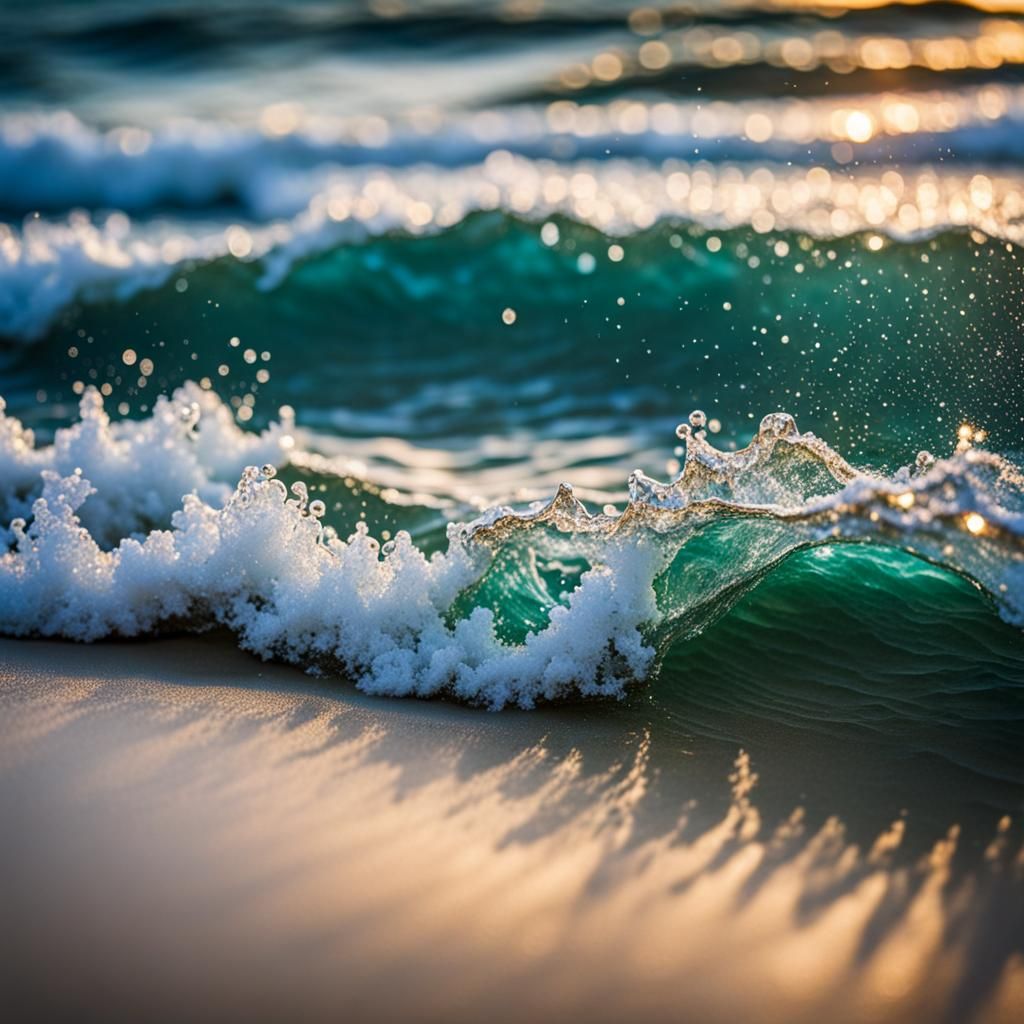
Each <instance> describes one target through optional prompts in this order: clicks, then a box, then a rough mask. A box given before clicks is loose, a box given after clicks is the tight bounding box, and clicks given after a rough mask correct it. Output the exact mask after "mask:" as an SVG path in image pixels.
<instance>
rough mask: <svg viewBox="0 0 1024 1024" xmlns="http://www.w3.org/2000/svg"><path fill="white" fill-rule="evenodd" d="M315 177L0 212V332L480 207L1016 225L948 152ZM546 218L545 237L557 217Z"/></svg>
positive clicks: (1004, 183) (535, 215) (628, 226)
mask: <svg viewBox="0 0 1024 1024" xmlns="http://www.w3.org/2000/svg"><path fill="white" fill-rule="evenodd" d="M312 192H313V197H312V199H310V200H309V201H308V202H306V204H305V206H304V207H303V208H302V210H301V212H300V213H298V214H297V215H295V216H294V217H291V218H285V219H279V220H273V221H271V222H269V223H259V224H253V223H245V224H243V223H238V222H220V223H217V222H212V221H211V222H203V223H200V224H196V225H194V226H193V227H192V229H191V230H186V228H185V227H184V226H183V225H182V224H181V223H180V222H177V221H161V220H156V221H137V222H133V221H132V220H130V219H129V218H128V217H127V216H126V215H125V214H124V213H116V214H112V215H110V216H107V217H103V218H96V217H93V216H90V215H89V214H87V213H85V212H81V211H80V212H77V213H75V214H73V215H71V216H69V217H68V218H66V219H61V220H46V219H42V218H28V219H26V221H25V222H24V223H23V225H22V226H21V228H11V227H8V226H6V225H3V224H0V336H6V337H8V338H26V339H31V338H35V337H38V336H39V335H40V334H42V333H43V332H44V331H45V330H46V329H47V327H48V326H49V325H50V324H51V323H52V322H53V319H54V318H55V316H56V315H57V314H58V313H59V312H60V311H61V310H62V309H64V308H65V307H67V306H68V304H70V303H71V302H73V301H74V300H76V299H79V300H82V301H86V302H89V301H97V300H101V299H105V298H108V297H114V298H125V297H127V296H130V295H132V294H133V293H135V292H137V291H139V290H140V289H143V288H151V287H156V286H158V285H160V284H162V283H164V282H165V281H166V280H167V279H168V278H169V277H170V276H171V275H172V274H174V273H176V272H179V271H181V270H182V269H183V268H184V269H186V270H187V269H188V267H190V266H192V265H194V264H195V263H205V262H211V261H214V260H217V259H221V258H230V259H237V260H241V261H244V262H248V263H254V264H256V265H257V266H258V270H259V273H258V275H257V278H256V282H255V283H256V285H257V286H258V287H262V288H272V287H275V286H276V285H278V284H279V283H280V282H281V281H282V280H284V279H285V278H286V277H287V275H288V273H289V271H290V269H291V267H292V266H293V265H294V264H295V262H296V261H299V260H302V259H304V258H305V257H307V256H310V255H312V254H315V253H318V252H323V251H325V250H329V249H331V248H333V247H335V246H340V245H350V244H360V243H363V242H366V241H367V240H368V239H371V238H373V237H376V236H379V235H383V234H385V233H396V232H397V233H401V234H407V235H409V236H416V235H422V234H427V233H437V232H442V231H445V230H448V229H450V228H452V227H454V226H455V225H457V224H459V223H460V222H462V221H463V220H464V219H465V218H466V217H468V216H470V215H471V214H473V213H476V212H480V211H496V210H497V211H502V212H503V213H505V214H507V215H508V216H513V217H519V218H523V219H526V220H528V221H531V222H538V223H539V222H543V221H546V220H548V219H549V218H552V217H563V218H567V219H570V220H572V221H575V222H576V223H579V224H584V225H587V226H589V227H593V228H596V229H598V230H600V231H601V232H603V233H604V234H606V235H608V236H609V237H628V236H632V235H635V234H636V233H638V232H642V231H646V230H649V229H651V228H652V227H654V226H655V225H657V224H660V223H665V222H669V223H675V224H678V225H696V226H698V227H701V228H703V229H706V230H708V231H713V230H728V229H730V228H734V227H741V226H743V227H751V228H752V229H753V230H754V231H755V232H757V233H758V234H765V235H767V234H769V233H771V232H795V233H802V234H805V235H807V236H809V237H811V238H817V239H828V238H837V237H842V236H845V235H849V234H855V233H859V232H867V231H870V232H872V233H873V234H877V235H878V236H879V237H882V236H886V237H891V238H897V239H901V238H902V239H909V238H916V237H919V236H921V235H928V234H933V233H937V232H940V231H942V230H945V229H962V228H967V229H971V230H974V231H976V232H982V233H983V234H984V235H987V236H992V237H995V238H1000V239H1005V240H1006V241H1010V242H1019V241H1020V240H1021V238H1022V236H1024V228H1022V221H1021V216H1022V214H1024V179H1021V177H1020V176H1019V175H1015V174H1001V175H1000V174H995V173H990V172H985V171H949V170H946V169H943V168H937V169H931V168H929V169H923V170H922V169H918V170H910V169H903V170H902V171H900V170H897V169H895V168H892V169H888V170H886V171H884V172H881V173H878V172H875V171H862V170H858V171H853V172H849V173H848V172H841V173H839V172H835V171H830V170H828V169H827V168H825V167H820V166H817V167H812V168H809V169H800V168H792V167H787V166H776V165H746V164H721V165H719V164H711V163H707V162H697V163H685V162H682V161H674V160H669V161H665V162H662V163H660V164H651V163H649V162H647V161H629V160H608V161H600V162H579V163H570V164H566V163H560V162H555V161H545V160H528V159H526V158H523V157H516V156H514V155H513V154H511V153H508V152H506V151H498V152H495V153H492V154H491V156H490V157H488V159H487V160H486V161H485V162H484V163H482V164H479V165H475V166H471V167H465V168H459V169H455V170H450V171H447V172H441V171H439V170H438V169H437V168H417V167H414V168H409V169H405V170H388V169H386V168H381V167H369V168H361V169H348V170H338V169H334V170H331V171H328V172H324V174H323V175H322V176H321V177H320V178H319V179H318V180H317V182H316V187H315V188H313V189H312ZM543 230H544V231H545V232H546V233H547V234H546V235H542V238H549V239H550V241H549V242H547V244H554V241H556V240H557V237H558V229H557V225H552V226H551V227H550V228H545V229H543ZM580 268H581V272H587V267H586V266H585V265H584V264H583V263H581V264H580ZM183 285H184V287H187V282H183Z"/></svg>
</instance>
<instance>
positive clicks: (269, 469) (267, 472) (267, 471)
mask: <svg viewBox="0 0 1024 1024" xmlns="http://www.w3.org/2000/svg"><path fill="white" fill-rule="evenodd" d="M261 472H262V473H263V475H264V476H265V477H266V478H267V479H268V480H273V479H274V477H275V476H277V469H276V468H275V467H274V466H272V465H271V464H270V463H269V462H268V463H267V464H266V465H265V466H264V467H263V469H262V470H261Z"/></svg>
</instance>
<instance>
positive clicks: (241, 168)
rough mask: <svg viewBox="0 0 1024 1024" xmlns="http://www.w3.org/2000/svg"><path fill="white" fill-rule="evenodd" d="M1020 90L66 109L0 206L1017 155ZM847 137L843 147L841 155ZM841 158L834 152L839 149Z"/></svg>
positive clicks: (26, 159)
mask: <svg viewBox="0 0 1024 1024" xmlns="http://www.w3.org/2000/svg"><path fill="white" fill-rule="evenodd" d="M1022 123H1024V86H1012V85H999V84H987V85H983V86H973V87H970V88H966V89H962V90H959V91H950V90H942V89H938V90H931V91H921V92H909V91H903V92H900V93H898V94H897V93H873V94H871V93H869V94H855V95H850V96H845V97H842V98H841V99H835V98H832V97H823V98H812V99H776V100H765V99H755V100H711V101H703V100H701V101H670V100H665V99H661V100H652V99H648V98H638V99H633V98H628V99H615V100H611V101H609V102H607V103H601V104H588V103H577V102H576V101H573V100H558V101H555V102H552V103H548V104H520V105H512V106H507V107H499V108H496V109H488V110H480V111H473V112H464V113H459V112H454V113H447V114H441V113H439V112H437V111H433V110H420V111H416V112H414V113H412V114H409V115H406V116H404V117H394V118H391V119H385V118H382V117H379V116H368V115H367V116H348V117H331V116H327V115H323V114H319V115H317V114H313V113H310V112H308V111H306V110H304V109H303V108H302V107H301V106H299V105H297V104H288V103H284V104H277V105H274V106H271V107H268V108H266V109H265V110H264V111H263V113H262V115H261V118H260V120H259V123H258V124H254V125H247V124H244V123H243V124H240V123H235V122H230V121H212V120H206V121H202V120H188V119H180V120H176V121H170V122H168V123H167V124H165V125H163V126H160V127H151V128H143V127H139V126H134V125H124V126H120V127H116V128H109V129H105V130H100V129H98V128H95V127H93V126H92V125H89V124H86V123H84V122H83V121H82V120H80V119H79V118H78V117H77V116H75V115H74V114H73V113H71V112H70V111H66V110H65V111H48V112H45V113H21V114H10V115H7V116H6V117H3V118H0V209H5V210H8V211H10V212H11V213H14V214H15V215H24V214H27V213H37V212H57V211H66V210H70V209H74V208H87V209H99V210H123V211H125V212H128V213H133V214H141V213H146V212H153V211H159V210H161V209H166V208H169V207H173V208H185V209H209V208H213V209H218V208H221V209H222V208H224V207H225V206H234V207H237V209H238V212H239V214H240V215H241V216H244V217H247V218H250V219H253V220H266V219H268V218H271V217H281V216H292V215H294V214H295V213H297V212H298V211H299V210H300V209H301V208H302V207H303V206H304V205H305V204H306V203H307V202H308V201H309V200H310V199H311V198H312V196H313V189H314V188H315V184H316V172H317V171H320V170H322V169H324V168H327V167H346V166H347V167H360V166H367V165H372V166H379V167H390V168H395V169H401V168H407V167H410V166H412V165H415V164H423V163H429V164H432V165H435V166H437V167H444V168H457V167H461V166H466V165H470V164H477V163H480V162H481V161H483V160H485V159H486V158H487V157H488V155H490V154H491V153H493V152H494V151H496V150H504V151H507V152H509V153H513V154H515V155H517V156H523V157H527V158H529V159H533V160H559V161H562V162H570V161H576V160H603V159H606V158H617V159H630V158H632V159H638V158H644V159H649V160H657V161H660V160H666V159H682V160H693V159H697V158H699V159H705V160H714V161H743V160H759V161H766V162H777V163H786V162H792V163H795V164H797V165H799V166H804V167H806V166H808V165H812V164H824V165H826V166H831V167H839V166H841V165H843V164H844V163H849V162H851V161H853V160H857V161H859V162H862V163H871V162H874V163H878V162H879V161H881V160H883V159H884V160H890V161H898V162H900V163H903V164H907V165H911V166H913V165H920V164H924V163H930V162H934V161H936V160H937V159H939V158H940V157H941V158H942V159H946V160H948V159H949V158H950V156H951V155H954V154H959V155H961V156H962V157H963V158H965V159H968V160H971V161H975V162H980V161H985V162H987V163H999V162H1001V161H1007V160H1011V161H1016V160H1019V159H1020V157H1021V156H1022V155H1024V151H1022V148H1021V132H1020V125H1021V124H1022ZM837 145H840V146H843V147H845V148H843V149H836V148H835V147H836V146H837ZM837 154H838V156H837Z"/></svg>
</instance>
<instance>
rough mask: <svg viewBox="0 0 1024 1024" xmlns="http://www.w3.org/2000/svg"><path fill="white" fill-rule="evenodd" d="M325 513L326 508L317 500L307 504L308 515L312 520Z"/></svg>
mask: <svg viewBox="0 0 1024 1024" xmlns="http://www.w3.org/2000/svg"><path fill="white" fill-rule="evenodd" d="M326 513H327V506H326V505H325V504H324V503H323V502H322V501H321V500H320V499H319V498H317V499H316V500H315V501H311V502H310V503H309V514H310V515H311V516H313V518H314V519H320V518H321V517H322V516H323V515H325V514H326Z"/></svg>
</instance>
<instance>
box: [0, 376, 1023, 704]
mask: <svg viewBox="0 0 1024 1024" xmlns="http://www.w3.org/2000/svg"><path fill="white" fill-rule="evenodd" d="M679 436H680V439H681V440H682V441H683V442H684V443H685V445H686V458H685V462H684V465H683V468H682V471H681V472H680V474H679V476H678V477H677V478H676V479H675V480H673V481H671V482H669V483H659V482H657V481H655V480H653V479H651V478H649V477H647V476H645V475H644V474H642V473H640V472H636V473H634V474H632V476H631V478H630V481H629V500H628V502H627V503H626V504H625V506H624V508H619V507H614V506H608V507H606V508H605V509H604V510H602V511H600V512H596V513H595V512H591V511H589V510H588V509H587V508H586V507H585V506H584V505H583V504H582V503H581V502H580V501H579V500H578V499H577V498H576V497H575V496H574V495H573V492H572V488H571V487H570V486H569V485H563V486H562V487H560V488H559V490H558V492H557V494H556V495H555V496H554V498H553V499H551V500H550V501H549V502H547V503H543V502H539V503H535V504H534V505H532V506H529V507H528V508H526V509H513V508H511V507H496V508H494V509H492V510H490V511H489V512H487V513H486V514H484V515H483V516H480V517H478V518H476V519H474V520H472V521H469V522H464V523H452V524H450V525H449V526H448V528H447V537H446V541H445V543H444V544H443V545H441V547H440V549H439V550H436V551H434V552H433V553H431V554H428V553H427V551H426V549H425V548H424V547H421V546H419V545H418V544H417V543H415V542H414V540H413V538H412V536H411V535H410V534H409V533H408V532H405V531H398V532H396V534H395V535H394V537H391V538H390V539H388V540H386V541H385V542H384V543H383V544H382V543H380V542H379V541H378V540H377V539H376V538H374V537H373V536H371V533H370V531H369V529H368V527H367V525H366V524H365V523H364V522H358V523H357V524H356V528H355V530H354V532H351V533H350V534H348V535H347V536H345V537H343V536H342V535H340V534H339V533H338V531H337V530H336V529H335V527H334V526H332V525H329V524H327V523H326V522H325V517H326V515H327V512H328V510H327V507H326V505H325V503H324V502H323V501H322V500H320V499H318V498H313V499H311V496H310V491H309V488H308V486H307V484H306V483H304V482H300V481H297V482H295V483H293V485H292V487H291V489H290V491H289V489H288V488H287V487H286V485H285V484H284V483H283V482H282V480H281V479H280V476H279V473H278V468H279V467H283V466H285V465H287V463H288V461H289V459H290V458H291V453H293V452H296V451H297V450H298V449H299V446H298V445H297V438H298V435H296V433H295V429H294V424H293V422H292V421H291V419H290V414H289V413H288V412H287V411H286V413H285V417H284V419H283V420H282V421H281V422H279V423H277V424H275V425H272V426H270V427H269V428H268V429H267V430H265V431H264V432H263V433H262V434H260V435H255V434H248V433H245V432H243V431H241V430H240V429H239V428H238V427H236V426H235V425H234V424H233V423H232V421H231V416H230V413H229V412H228V410H227V409H226V407H225V406H224V405H222V404H221V403H220V401H219V400H218V399H217V398H216V397H215V396H213V395H212V394H210V393H209V392H204V391H202V390H201V389H199V388H197V387H195V386H193V385H189V386H187V387H184V388H182V389H180V390H179V391H177V392H176V393H175V394H174V396H173V397H171V398H163V399H161V400H160V401H159V402H158V403H157V405H156V407H155V410H154V412H153V415H152V416H151V417H150V418H149V419H148V420H145V421H142V422H135V421H127V420H125V421H121V422H120V423H116V424H115V423H111V422H110V421H109V419H108V417H107V415H106V413H105V412H104V409H103V403H102V399H101V397H100V396H99V394H98V393H97V392H95V391H92V390H90V391H87V392H86V394H85V395H84V396H83V399H82V404H81V419H80V421H79V422H78V423H76V424H74V425H73V426H71V427H68V428H64V429H63V430H60V431H58V432H57V434H56V436H55V440H54V443H53V444H52V445H48V446H46V445H44V446H39V445H37V444H36V442H35V439H34V437H33V435H32V433H31V432H30V431H28V430H26V429H24V427H23V426H22V425H21V424H20V423H19V422H18V421H17V420H15V419H13V418H11V417H6V416H4V417H3V418H2V419H0V480H2V481H3V484H2V493H0V505H2V510H3V521H4V522H5V523H7V524H8V525H7V526H6V528H5V529H4V530H3V532H2V533H0V539H2V543H3V546H4V548H5V549H6V550H5V553H4V554H3V555H2V556H0V631H2V632H4V633H7V634H12V635H21V636H25V635H47V636H62V637H66V638H68V639H73V640H80V641H90V640H96V639H99V638H101V637H106V636H138V635H142V634H148V633H153V632H157V631H161V630H167V629H188V630H204V629H207V628H210V627H212V626H218V625H219V626H226V627H227V628H229V629H230V630H232V631H233V632H234V633H235V634H236V636H237V638H238V642H239V644H240V645H241V646H242V647H243V648H245V649H246V650H249V651H252V652H254V653H255V654H258V655H260V656H261V657H264V658H280V659H284V660H286V661H289V662H292V663H295V664H297V665H301V666H303V667H304V668H306V669H307V670H309V671H311V672H316V673H328V674H338V675H342V676H345V677H347V678H350V679H352V680H353V681H354V682H355V683H356V685H357V686H358V687H359V688H361V689H363V690H364V691H366V692H369V693H375V694H387V695H392V696H418V697H431V696H445V697H452V698H456V699H459V700H463V701H467V702H470V703H474V704H480V705H485V706H487V707H490V708H495V709H497V708H501V707H504V706H507V705H518V706H521V707H532V706H533V705H535V704H536V703H537V702H541V701H548V700H561V699H574V698H580V697H609V696H622V695H623V694H624V692H625V691H626V689H627V687H629V686H630V685H631V684H634V683H636V682H639V681H642V680H645V679H650V678H652V677H654V676H656V674H657V669H658V663H659V657H660V655H661V653H663V652H664V650H665V649H666V647H667V645H668V644H669V643H671V642H673V641H676V640H679V639H680V638H685V637H686V636H688V635H692V634H694V633H696V632H699V631H700V630H702V629H703V628H704V627H705V626H706V625H707V624H708V623H709V622H710V621H712V620H713V619H714V618H715V617H716V616H718V615H720V614H722V613H723V612H724V611H725V610H726V609H727V608H728V607H729V606H730V605H731V604H732V603H733V602H734V601H735V600H736V599H737V598H738V597H739V596H740V595H742V594H743V593H744V592H745V591H746V590H748V589H749V588H750V587H751V586H753V585H755V584H756V582H757V581H758V580H759V579H761V578H762V577H763V576H764V575H765V574H766V573H767V572H769V571H771V569H772V568H773V567H775V566H777V565H778V564H779V563H780V562H781V561H782V560H784V559H785V558H787V557H788V556H789V555H791V554H792V553H794V552H796V551H798V550H801V549H804V548H807V547H809V546H814V545H828V544H838V543H851V542H853V543H865V542H866V543H872V544H876V545H885V546H889V547H893V548H898V549H900V550H902V551H906V552H910V553H911V554H913V555H916V556H918V557H919V558H923V559H925V560H927V561H929V562H931V563H934V564H935V565H938V566H941V567H944V568H945V569H948V570H949V571H951V572H954V573H958V574H960V575H962V576H964V577H967V578H968V579H970V580H971V581H972V582H973V583H974V584H975V585H976V586H978V587H979V588H981V589H983V590H984V591H985V593H986V594H988V595H989V597H990V599H991V600H992V601H993V602H994V604H995V606H996V607H997V608H998V610H999V613H1000V614H1001V615H1002V617H1003V618H1004V619H1005V620H1006V621H1008V622H1010V623H1012V624H1014V625H1017V626H1024V543H1022V538H1024V477H1022V475H1021V473H1020V471H1019V469H1018V468H1017V467H1015V466H1014V465H1013V464H1012V463H1010V462H1008V461H1007V460H1005V459H1003V458H1002V457H1000V456H997V455H995V454H993V453H990V452H987V451H985V450H982V449H980V448H978V447H976V446H975V442H976V441H977V440H978V438H977V437H976V436H975V435H972V434H971V433H970V431H969V430H962V431H961V438H960V443H959V444H958V446H957V450H956V451H955V452H954V453H953V454H952V455H951V456H950V457H948V458H942V459H935V458H933V457H932V456H931V455H930V454H929V453H927V452H922V453H921V454H920V455H919V456H918V458H917V460H916V463H915V464H914V465H913V466H912V467H907V468H904V469H902V470H900V471H899V472H897V473H896V474H894V475H891V476H880V475H877V474H873V473H871V472H867V471H863V470H860V469H857V468H856V467H854V466H852V465H851V464H850V463H849V462H847V461H846V460H845V459H844V458H843V457H842V456H841V455H840V454H839V453H838V452H836V451H834V450H833V449H832V448H830V447H829V446H828V445H827V444H826V443H825V442H824V441H822V440H821V439H820V438H818V437H815V436H814V435H813V434H810V433H801V432H800V431H799V430H798V428H797V426H796V424H795V422H794V421H793V419H792V418H791V417H790V416H788V415H786V414H784V413H772V414H769V415H768V416H766V417H765V418H764V419H763V421H762V422H761V425H760V428H759V430H758V432H757V434H756V436H755V437H754V439H753V440H752V441H751V443H750V444H749V445H748V446H747V447H746V448H743V449H741V450H739V451H735V452H724V451H719V450H717V449H715V448H714V447H713V446H712V445H711V444H710V443H709V441H708V439H707V437H706V433H705V418H704V416H703V414H702V413H700V412H695V413H693V414H692V415H691V417H690V420H689V422H688V423H685V424H683V425H681V426H680V428H679ZM298 439H301V438H298ZM260 462H264V465H263V466H262V468H257V466H256V465H254V464H253V463H257V464H258V463H260ZM243 467H244V468H243ZM239 471H241V479H240V480H239V481H238V483H237V486H234V487H233V488H232V487H231V486H230V484H229V483H228V482H227V481H228V480H230V479H231V478H233V477H235V476H237V475H238V473H239ZM182 494H184V495H185V496H184V498H183V499H182V498H181V495H182Z"/></svg>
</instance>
